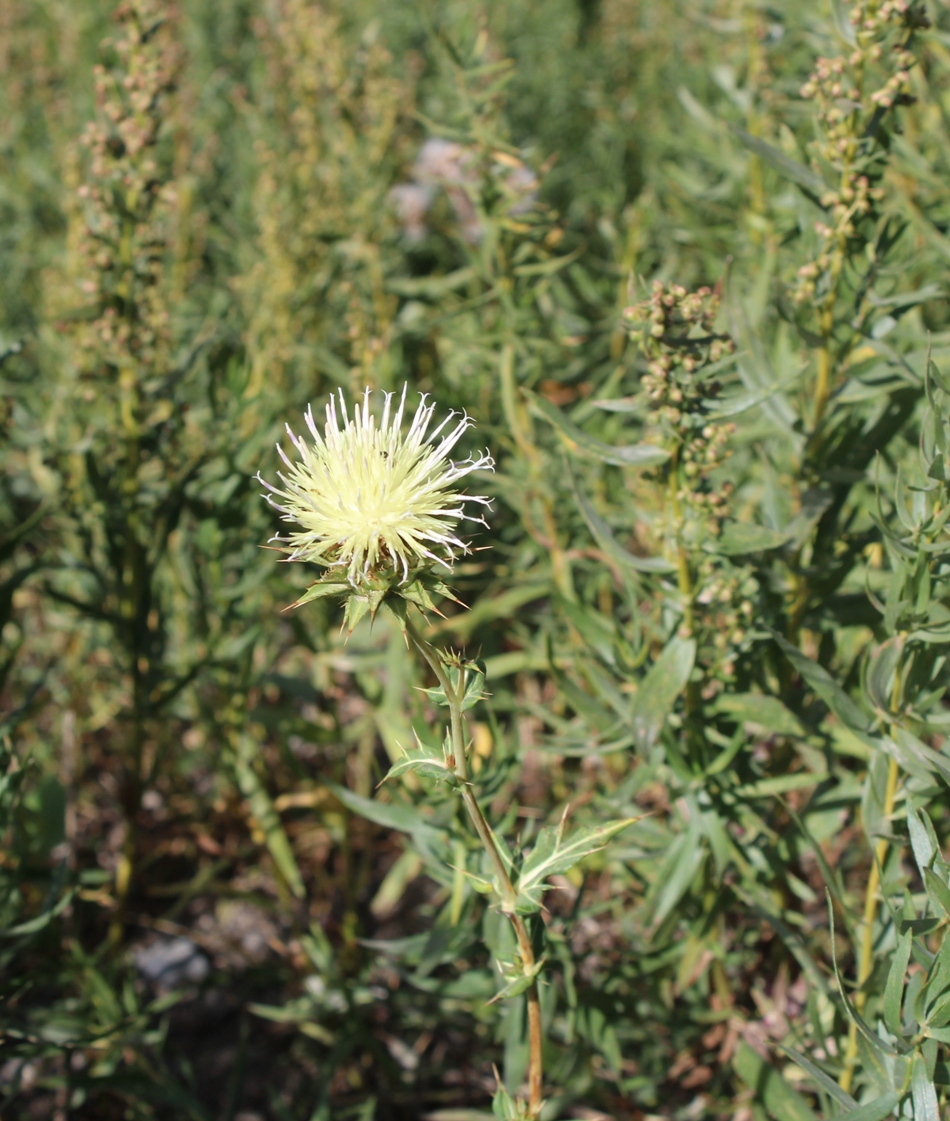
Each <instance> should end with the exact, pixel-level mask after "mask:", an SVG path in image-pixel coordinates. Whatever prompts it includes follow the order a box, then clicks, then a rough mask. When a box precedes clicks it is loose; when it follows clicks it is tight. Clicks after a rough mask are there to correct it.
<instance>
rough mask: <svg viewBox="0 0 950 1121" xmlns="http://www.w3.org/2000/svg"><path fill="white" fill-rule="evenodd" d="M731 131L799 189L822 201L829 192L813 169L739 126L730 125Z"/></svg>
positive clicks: (750, 149)
mask: <svg viewBox="0 0 950 1121" xmlns="http://www.w3.org/2000/svg"><path fill="white" fill-rule="evenodd" d="M729 130H730V132H732V133H733V134H734V135H735V136H736V137H738V139H739V141H740V143H742V144H743V145H744V146H745V147H746V148H748V149H749V151H750V152H754V153H755V154H756V155H757V156H758V157H759V159H761V160H764V161H765V162H766V163H767V164H768V165H769V166H770V167H773V168H774V169H775V170H776V171H777V172H778V173H779V175H782V176H784V178H786V179H790V180H791V181H792V182H793V183H797V184H798V185H799V187H803V188H804V189H805V190H806V191H807V192H808V193H809V194H810V195H814V196H815V198H817V199H820V198H821V196H822V195H823V194H825V192H826V191H827V190H828V185H827V184H826V183H825V181H824V180H823V179H822V178H821V177H820V176H819V175H816V174H815V172H814V171H812V170H811V168H808V167H805V165H804V164H801V163H799V162H798V161H797V160H793V159H792V158H791V157H790V156H786V155H785V153H784V152H783V151H782V150H781V149H780V148H776V147H774V146H773V145H771V144H769V143H768V142H767V141H765V140H762V139H760V138H759V137H758V136H753V135H752V134H751V133H750V132H746V131H745V129H744V128H739V126H738V125H733V124H730V125H729Z"/></svg>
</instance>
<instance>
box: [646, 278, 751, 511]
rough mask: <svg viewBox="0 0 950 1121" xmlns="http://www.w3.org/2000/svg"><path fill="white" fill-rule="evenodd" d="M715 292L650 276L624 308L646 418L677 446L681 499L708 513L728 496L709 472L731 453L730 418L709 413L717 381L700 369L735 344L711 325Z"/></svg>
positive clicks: (726, 489) (725, 487) (671, 445)
mask: <svg viewBox="0 0 950 1121" xmlns="http://www.w3.org/2000/svg"><path fill="white" fill-rule="evenodd" d="M718 311H719V293H718V291H716V292H714V291H712V290H711V289H710V288H700V289H698V290H697V291H695V292H688V291H687V290H686V289H685V288H684V287H683V286H682V285H679V284H672V285H666V284H664V283H663V282H662V281H659V280H657V281H654V283H653V288H652V291H651V293H650V297H649V299H647V300H645V301H643V302H642V303H640V304H637V305H635V306H633V307H630V308H628V309H627V311H626V313H625V315H626V320H627V323H628V325H629V327H630V331H631V336H632V337H634V338H637V339H638V340H639V341H640V344H641V346H642V348H643V351H644V352H645V354H646V357H647V371H646V373H645V374H644V376H643V379H642V382H641V384H642V385H643V389H644V391H645V393H646V396H647V400H648V402H649V411H648V413H647V422H648V424H650V425H653V426H657V427H659V428H660V430H661V433H662V437H663V443H664V445H665V446H667V447H669V448H670V450H671V451H674V450H675V452H676V457H677V463H678V464H679V466H680V468H681V475H682V478H683V480H684V485H683V489H682V493H681V494H680V495H679V498H680V500H681V501H684V502H687V503H689V504H690V505H691V506H694V507H700V508H703V509H705V510H707V511H709V512H711V513H715V512H717V511H719V510H720V509H721V508H722V507H723V506H724V505H725V504H726V502H727V501H728V498H729V494H730V493H731V484H729V483H725V484H723V485H722V486H720V487H719V488H718V489H717V490H716V491H715V492H714V491H712V490H711V489H710V488H709V487H708V484H707V482H706V480H707V477H708V476H709V474H710V473H711V472H712V471H713V470H715V468H717V467H719V466H720V465H721V464H722V463H723V461H724V460H725V459H726V458H727V456H728V455H729V450H728V447H727V445H728V441H729V437H730V436H731V434H732V432H733V431H734V427H735V426H734V425H732V424H723V423H721V422H719V421H715V420H713V419H711V417H710V415H709V414H710V413H711V411H712V408H713V405H714V402H715V399H716V397H717V395H718V393H719V384H718V383H717V382H716V381H715V380H710V378H709V377H708V376H706V375H705V370H706V368H707V367H708V366H710V365H712V364H713V363H716V362H719V361H720V360H721V359H723V358H725V357H727V356H728V355H730V354H732V353H733V352H734V351H735V344H734V343H733V341H732V339H731V338H729V336H728V335H723V334H718V333H717V332H716V331H715V327H714V324H715V320H716V315H717V314H718Z"/></svg>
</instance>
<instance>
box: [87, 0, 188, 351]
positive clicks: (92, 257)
mask: <svg viewBox="0 0 950 1121" xmlns="http://www.w3.org/2000/svg"><path fill="white" fill-rule="evenodd" d="M117 18H118V20H119V22H120V24H121V25H122V26H123V31H124V34H122V35H120V36H118V37H116V39H115V40H112V41H107V43H106V47H107V49H108V50H109V52H111V53H113V54H114V55H115V59H116V61H115V65H114V66H109V67H107V66H104V65H99V66H97V67H96V68H95V85H96V102H97V109H98V112H97V115H96V119H95V120H93V121H91V122H90V123H89V124H88V125H87V126H86V129H85V132H84V134H83V138H82V139H83V144H84V146H85V147H86V148H87V149H88V150H89V153H90V159H89V166H88V175H87V178H86V182H85V183H83V184H82V185H81V186H80V187H79V188H78V192H77V193H78V196H79V199H80V202H81V205H82V207H83V211H84V214H83V217H84V221H83V229H82V233H81V237H80V241H79V253H80V269H81V272H82V275H83V280H82V282H81V285H80V287H81V289H82V291H83V293H84V296H85V298H86V300H87V303H88V305H89V307H90V311H91V312H92V317H91V321H90V324H89V327H88V329H87V330H86V331H84V332H83V334H82V338H81V340H80V341H81V344H82V346H83V348H84V350H85V352H86V354H87V363H88V372H90V373H98V372H99V371H101V363H102V362H103V361H105V363H106V364H107V365H109V366H111V367H112V368H114V369H119V370H121V369H124V368H127V367H130V366H133V365H134V366H149V367H153V368H154V367H155V366H156V365H159V366H161V365H163V364H164V359H165V358H166V356H167V350H168V347H169V343H170V324H169V311H168V307H167V301H166V299H165V293H164V292H163V290H162V289H163V286H162V280H163V274H164V272H165V254H166V251H167V245H168V238H169V227H170V225H171V213H172V210H173V208H174V204H175V190H174V184H173V183H172V182H170V181H169V180H167V178H165V179H164V180H163V177H162V175H161V173H160V169H159V165H158V161H157V159H156V154H155V149H156V145H157V143H158V141H159V133H160V130H161V127H162V124H163V122H164V120H165V117H166V106H165V102H166V99H167V95H168V94H169V93H170V92H171V90H172V89H173V86H174V82H175V75H176V71H177V67H178V52H177V50H176V49H175V47H174V46H173V44H171V43H170V42H168V41H167V40H162V41H161V42H160V44H159V43H156V40H155V35H156V30H157V29H158V28H159V27H160V25H161V23H162V22H163V17H162V10H161V5H159V4H157V3H155V2H154V0H137V2H135V3H128V4H124V5H123V6H122V7H121V8H120V9H119V12H118V13H117Z"/></svg>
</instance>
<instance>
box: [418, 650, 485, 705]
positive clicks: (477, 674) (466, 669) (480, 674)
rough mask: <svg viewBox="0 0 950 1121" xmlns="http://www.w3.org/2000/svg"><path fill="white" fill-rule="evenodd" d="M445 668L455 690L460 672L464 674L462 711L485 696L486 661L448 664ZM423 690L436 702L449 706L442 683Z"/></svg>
mask: <svg viewBox="0 0 950 1121" xmlns="http://www.w3.org/2000/svg"><path fill="white" fill-rule="evenodd" d="M445 668H446V672H447V673H448V676H449V682H450V683H451V685H452V688H453V689H454V690H457V689H458V687H459V674H460V673H461V674H462V675H463V682H464V685H465V694H464V696H463V698H462V711H463V712H465V711H466V710H467V709H470V708H474V707H475V705H477V704H478V702H479V701H480V700H482V699H483V698H484V697H485V663H484V662H464V663H462V665H460V666H459V665H455V666H453V665H446V667H445ZM422 692H424V693H425V695H426V696H427V697H428V698H429V700H431V701H432V702H434V703H435V704H437V705H441V706H442V707H443V708H446V707H448V704H449V701H448V697H446V695H445V690H444V689H443V688H442V686H441V685H436V686H435V687H434V688H432V689H423V690H422Z"/></svg>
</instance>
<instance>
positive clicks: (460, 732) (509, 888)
mask: <svg viewBox="0 0 950 1121" xmlns="http://www.w3.org/2000/svg"><path fill="white" fill-rule="evenodd" d="M403 625H404V628H405V632H406V636H407V638H408V639H409V641H410V642H411V643H412V645H413V646H415V648H416V649H417V650H418V651H419V653H420V654H421V655H422V657H423V658H424V659H425V661H426V662H427V664H428V665H429V668H430V669H431V670H432V672H433V673H434V674H435V676H436V680H437V681H438V682H439V684H440V685H441V686H442V690H443V692H444V693H445V696H446V699H447V700H448V703H449V719H450V735H451V743H452V756H453V764H452V765H453V769H454V771H455V777H456V778H457V779H458V781H459V787H460V790H461V793H462V801H463V802H464V804H465V809H466V810H467V811H468V816H469V818H470V819H471V821H472V824H473V825H474V826H475V832H476V833H477V834H478V839H479V840H480V841H481V842H482V845H483V846H484V848H485V852H486V853H487V854H488V859H489V861H490V862H491V866H492V869H493V871H494V873H495V879H496V880H497V882H498V890H499V894H500V895H501V910H502V912H503V913H504V914H506V915H507V916H508V919H509V920H510V922H511V925H512V928H513V930H514V933H515V938H516V939H517V942H518V953H519V955H520V957H521V964H522V968H523V969H524V972H525V974H526V975H532V981H531V984H530V985H529V986H528V989H527V992H526V994H525V995H526V997H527V1002H528V1117H529V1118H531V1119H532V1121H534V1119H536V1118H538V1117H539V1116H540V1113H541V1104H542V1098H541V1091H542V1084H543V1075H544V1057H543V1049H544V1047H543V1045H544V1035H543V1031H542V1026H541V1000H540V995H539V992H538V982H537V979H536V978H534V977H533V974H534V971H535V968H536V965H537V961H536V959H535V955H534V947H533V946H532V944H531V935H530V933H529V932H528V927H527V924H526V923H525V921H524V919H523V918H522V916H521V915H519V914H517V913H516V911H515V904H516V902H517V899H518V893H517V891H516V890H515V887H514V885H513V884H512V882H511V876H510V875H509V873H508V869H507V867H506V866H505V862H504V860H503V859H502V856H501V853H500V851H499V849H498V845H497V844H496V843H495V837H494V834H493V833H492V830H491V826H490V825H489V824H488V822H487V821H486V820H485V815H484V814H483V813H482V808H481V806H479V804H478V799H477V798H476V797H475V793H474V791H473V790H472V784H471V781H470V780H469V772H468V755H467V745H466V743H465V728H464V725H463V722H462V700H463V695H464V682H463V681H462V679H461V677H460V678H459V682H458V686H457V687H456V686H453V684H452V682H451V680H450V679H449V675H448V674H447V673H446V672H445V666H444V664H443V662H442V659H441V658H440V657H439V654H438V651H437V650H435V648H434V647H433V646H432V645H431V644H430V643H428V642H426V640H425V639H424V638H423V637H422V635H421V634H420V633H419V631H418V630H417V628H416V627H415V625H414V624H413V623H412V621H411V620H410V619H408V618H406V619H405V621H404V624H403Z"/></svg>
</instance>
